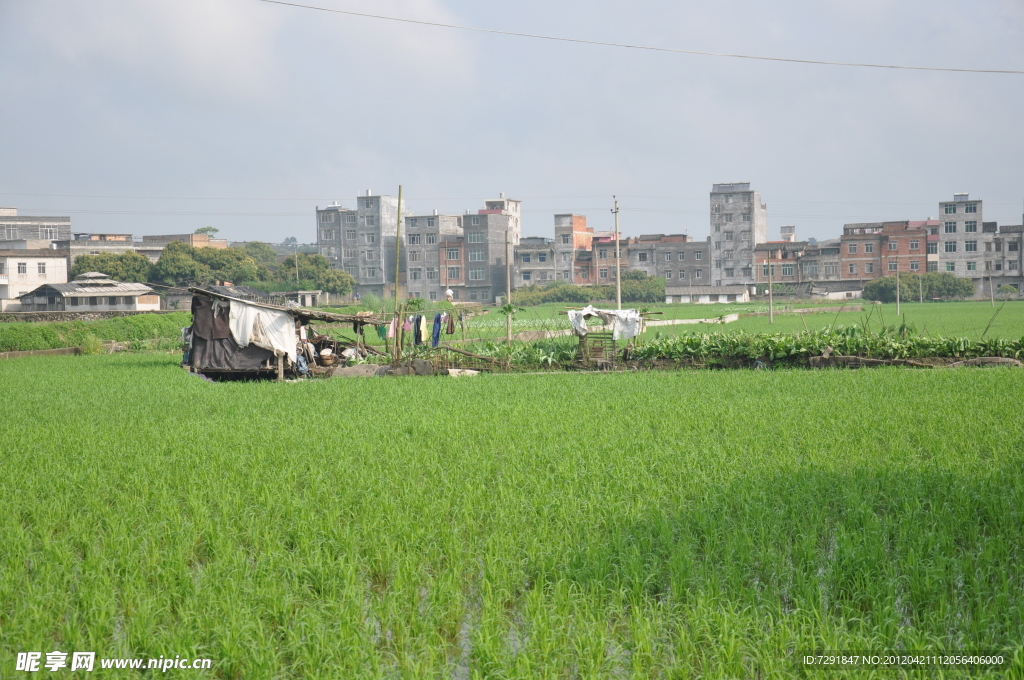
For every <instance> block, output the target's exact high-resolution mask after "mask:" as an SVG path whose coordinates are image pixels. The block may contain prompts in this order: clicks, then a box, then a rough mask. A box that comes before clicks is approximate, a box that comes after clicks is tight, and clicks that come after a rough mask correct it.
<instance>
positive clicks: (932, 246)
mask: <svg viewBox="0 0 1024 680" xmlns="http://www.w3.org/2000/svg"><path fill="white" fill-rule="evenodd" d="M924 252H925V253H927V254H928V255H938V254H939V244H938V243H936V242H935V241H932V242H931V243H928V244H927V245H925V247H924Z"/></svg>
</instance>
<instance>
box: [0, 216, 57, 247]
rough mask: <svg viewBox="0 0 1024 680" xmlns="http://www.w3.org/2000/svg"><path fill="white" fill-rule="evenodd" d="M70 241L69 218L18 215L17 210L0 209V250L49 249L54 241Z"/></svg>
mask: <svg viewBox="0 0 1024 680" xmlns="http://www.w3.org/2000/svg"><path fill="white" fill-rule="evenodd" d="M70 239H71V218H70V217H40V216H32V217H30V216H27V215H18V209H17V208H0V248H2V249H5V250H11V249H19V250H20V249H23V248H27V249H35V250H38V249H41V248H50V247H52V245H51V244H52V243H53V242H54V241H68V240H70Z"/></svg>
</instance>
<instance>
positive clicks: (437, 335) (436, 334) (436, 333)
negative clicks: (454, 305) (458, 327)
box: [430, 314, 441, 347]
mask: <svg viewBox="0 0 1024 680" xmlns="http://www.w3.org/2000/svg"><path fill="white" fill-rule="evenodd" d="M439 342H441V315H440V314H435V315H434V328H433V333H432V334H431V336H430V346H431V347H437V345H438V343H439Z"/></svg>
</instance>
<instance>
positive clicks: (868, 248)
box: [864, 243, 875, 253]
mask: <svg viewBox="0 0 1024 680" xmlns="http://www.w3.org/2000/svg"><path fill="white" fill-rule="evenodd" d="M864 252H865V253H873V252H875V244H874V243H865V244H864Z"/></svg>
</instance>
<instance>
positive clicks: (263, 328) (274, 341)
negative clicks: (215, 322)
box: [229, 300, 298, 364]
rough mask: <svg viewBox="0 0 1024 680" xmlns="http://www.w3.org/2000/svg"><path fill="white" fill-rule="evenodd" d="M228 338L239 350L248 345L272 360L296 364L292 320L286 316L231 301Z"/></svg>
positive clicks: (287, 314) (288, 315)
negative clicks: (269, 353) (265, 352)
mask: <svg viewBox="0 0 1024 680" xmlns="http://www.w3.org/2000/svg"><path fill="white" fill-rule="evenodd" d="M229 323H230V326H231V337H232V338H234V340H235V342H236V343H238V346H239V347H248V346H249V344H250V343H251V344H253V345H256V346H257V347H262V348H263V349H267V350H270V351H272V352H273V353H274V356H282V355H287V356H288V358H289V359H291V362H292V363H293V364H294V363H296V358H297V356H298V355H297V353H296V350H295V347H296V344H297V343H296V340H295V319H293V318H292V315H291V314H289V313H287V312H281V311H278V310H276V309H266V308H265V307H257V306H256V305H249V304H246V303H244V302H239V301H236V300H232V301H231V316H230V321H229Z"/></svg>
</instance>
